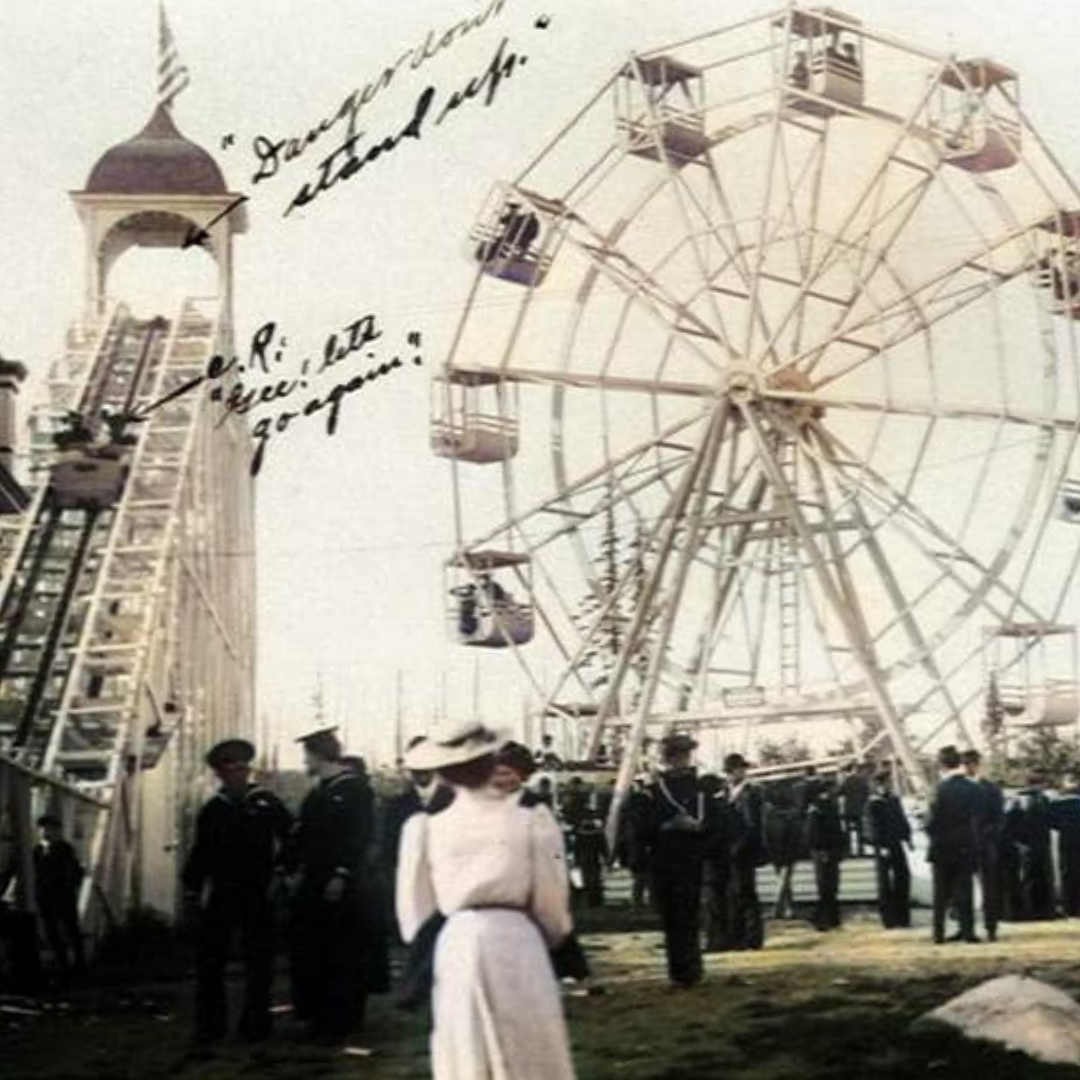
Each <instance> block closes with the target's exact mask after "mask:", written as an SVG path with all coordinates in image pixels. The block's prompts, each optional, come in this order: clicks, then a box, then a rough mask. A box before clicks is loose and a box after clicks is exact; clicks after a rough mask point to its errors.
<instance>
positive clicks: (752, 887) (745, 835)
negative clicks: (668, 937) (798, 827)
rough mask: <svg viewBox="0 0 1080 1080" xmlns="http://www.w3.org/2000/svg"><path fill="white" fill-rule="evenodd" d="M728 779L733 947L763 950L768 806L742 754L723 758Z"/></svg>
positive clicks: (730, 924) (730, 909)
mask: <svg viewBox="0 0 1080 1080" xmlns="http://www.w3.org/2000/svg"><path fill="white" fill-rule="evenodd" d="M724 772H725V774H726V775H727V781H728V815H727V820H728V830H729V836H730V838H731V840H730V847H729V851H730V853H731V863H730V874H729V879H728V880H729V885H728V888H729V894H728V895H729V899H730V907H729V930H730V933H731V943H732V948H733V949H751V950H755V949H760V948H762V947H763V945H764V944H765V926H764V923H763V922H762V918H761V901H760V900H759V899H758V891H757V871H758V867H759V866H762V865H763V864H764V862H765V820H764V818H765V807H764V802H763V800H762V797H761V792H760V790H759V789H758V787H757V786H756V785H755V784H753V783H751V782H750V780H749V779H748V773H749V765H748V764H747V762H746V759H745V758H744V757H743V756H742V754H728V756H727V757H726V758H725V759H724Z"/></svg>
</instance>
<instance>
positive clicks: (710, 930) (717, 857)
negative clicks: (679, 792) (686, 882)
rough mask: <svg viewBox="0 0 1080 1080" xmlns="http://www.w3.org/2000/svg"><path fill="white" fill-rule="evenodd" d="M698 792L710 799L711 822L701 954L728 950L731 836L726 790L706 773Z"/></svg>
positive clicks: (712, 775) (716, 777)
mask: <svg viewBox="0 0 1080 1080" xmlns="http://www.w3.org/2000/svg"><path fill="white" fill-rule="evenodd" d="M701 789H702V791H704V792H705V796H706V798H707V799H709V800H710V803H711V807H712V810H711V813H710V815H709V816H710V819H711V820H712V823H713V828H712V832H711V834H710V837H709V847H708V850H707V852H706V854H705V905H704V911H705V951H706V952H707V953H720V952H727V951H728V949H729V948H730V947H731V935H730V932H729V929H728V917H729V912H728V893H729V884H730V878H731V851H730V846H731V843H730V841H731V837H730V836H729V835H728V830H727V816H728V808H727V788H726V786H725V784H724V781H723V779H722V778H721V777H719V776H716V775H715V774H712V773H708V774H706V775H705V776H703V777H702V778H701Z"/></svg>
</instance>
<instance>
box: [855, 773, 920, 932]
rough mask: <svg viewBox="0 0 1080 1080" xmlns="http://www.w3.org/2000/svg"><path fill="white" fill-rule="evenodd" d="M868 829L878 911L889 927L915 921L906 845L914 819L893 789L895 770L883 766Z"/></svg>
mask: <svg viewBox="0 0 1080 1080" xmlns="http://www.w3.org/2000/svg"><path fill="white" fill-rule="evenodd" d="M866 820H867V824H868V826H869V828H868V829H867V830H866V831H867V834H868V837H869V840H870V843H871V844H872V845H873V848H874V864H875V867H876V869H877V882H878V911H879V912H880V914H881V924H882V926H884V927H885V929H886V930H897V929H901V928H904V927H908V926H910V925H911V870H910V868H909V866H908V858H907V851H906V850H905V849H906V848H909V847H910V846H911V823H910V822H909V821H908V818H907V814H906V813H904V805H903V803H902V802H901V801H900V797H899V796H898V795H897V794H896V792H895V791H893V778H892V773H891V772H890V771H889V770H888V769H883V770H882V771H881V772H880V773H878V776H877V782H876V787H875V789H874V793H873V794H872V795H871V796H870V802H869V804H868V805H867V808H866Z"/></svg>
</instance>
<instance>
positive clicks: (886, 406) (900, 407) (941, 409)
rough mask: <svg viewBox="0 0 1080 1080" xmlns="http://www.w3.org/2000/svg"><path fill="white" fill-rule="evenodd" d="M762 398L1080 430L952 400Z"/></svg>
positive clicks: (1063, 420)
mask: <svg viewBox="0 0 1080 1080" xmlns="http://www.w3.org/2000/svg"><path fill="white" fill-rule="evenodd" d="M761 397H762V398H764V399H766V400H769V401H777V402H799V403H804V404H806V405H812V406H815V407H821V408H823V409H825V410H827V411H830V410H834V409H838V410H842V411H846V412H856V413H864V412H865V413H880V414H882V415H886V416H910V417H915V418H919V419H927V420H943V419H948V420H984V421H986V422H987V423H992V424H1006V425H1009V424H1011V425H1015V426H1017V427H1034V428H1042V429H1045V430H1047V431H1050V430H1059V431H1075V430H1077V427H1078V421H1077V420H1076V418H1075V417H1073V418H1067V417H1058V418H1056V419H1055V418H1053V417H1047V416H1046V415H1045V414H1042V413H1036V412H1032V411H1029V410H1022V409H1015V408H1010V407H1008V406H1006V405H1003V406H1002V407H1001V408H996V409H995V408H989V407H980V406H977V405H968V404H966V403H964V404H961V403H959V402H948V401H940V402H933V403H931V402H925V401H921V402H920V401H905V400H904V399H902V398H883V399H881V400H875V399H873V398H858V397H851V396H847V395H844V396H839V395H837V394H835V393H834V394H828V395H822V394H818V393H802V392H799V391H790V392H789V391H776V390H764V391H762V393H761Z"/></svg>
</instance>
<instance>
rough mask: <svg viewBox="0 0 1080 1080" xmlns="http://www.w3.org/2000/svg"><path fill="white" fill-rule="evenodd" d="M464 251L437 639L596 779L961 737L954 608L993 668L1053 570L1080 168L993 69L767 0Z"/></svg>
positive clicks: (1023, 660) (640, 94)
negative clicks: (595, 762) (678, 759)
mask: <svg viewBox="0 0 1080 1080" xmlns="http://www.w3.org/2000/svg"><path fill="white" fill-rule="evenodd" d="M469 244H470V249H469V254H470V257H472V258H473V259H475V261H476V263H477V274H476V278H475V282H474V286H473V289H472V292H471V294H470V297H469V300H468V304H467V307H466V309H465V312H464V316H463V318H462V320H461V323H460V326H459V329H458V332H457V335H456V338H455V340H454V343H453V347H452V351H451V354H450V356H449V358H448V361H447V363H446V366H445V369H444V370H443V372H442V373H441V375H440V376H439V377H438V379H437V382H436V385H435V393H434V395H433V402H434V405H433V410H434V414H433V418H432V445H433V448H434V450H435V451H436V452H437V453H438V454H440V455H442V456H444V457H446V458H448V459H449V461H450V465H451V472H452V476H453V492H454V505H455V515H456V525H457V535H458V548H457V552H456V554H455V556H454V558H453V559H452V560H451V561H450V563H449V564H448V574H449V576H450V581H449V583H448V588H447V591H448V594H449V595H450V596H451V622H452V629H453V632H454V634H455V635H456V636H457V637H458V638H459V640H460V641H461V642H462V644H463V645H466V646H471V647H475V648H486V649H492V650H508V651H510V652H512V653H513V654H515V655H516V656H517V658H518V659H519V660H520V661H521V663H522V665H523V666H524V669H525V671H526V673H527V675H528V677H529V678H530V679H531V680H532V685H533V687H534V689H535V693H536V694H537V695H538V696H540V697H541V699H542V701H543V708H544V711H545V713H546V714H547V715H551V716H564V717H569V718H571V719H572V720H573V721H574V722H575V723H577V724H578V725H579V730H581V731H583V732H584V733H585V734H584V736H583V741H584V743H585V745H584V748H583V749H584V752H586V753H587V754H589V755H596V754H597V752H598V751H599V750H600V748H601V747H602V746H605V744H610V742H611V741H612V740H616V739H617V740H621V743H622V747H623V750H624V754H623V757H622V761H623V774H624V775H623V777H622V779H623V781H624V783H627V782H629V778H630V776H631V775H632V770H633V769H634V768H635V762H636V760H637V755H638V752H639V751H640V749H641V746H642V744H643V741H644V740H645V738H646V737H647V735H648V734H649V733H650V732H651V731H654V730H663V729H665V728H667V729H670V728H672V727H678V728H680V729H691V728H706V729H714V730H718V731H722V732H727V733H728V735H729V736H730V737H732V738H734V737H736V736H738V737H743V738H746V737H749V736H751V735H752V734H753V733H760V732H762V731H763V730H766V729H767V728H768V726H769V725H774V724H791V723H795V722H797V723H800V724H802V725H804V728H803V730H809V731H812V730H815V729H816V728H815V725H817V726H831V727H832V728H835V727H836V726H837V725H840V726H841V727H842V728H843V729H844V730H845V731H846V732H847V733H848V736H849V740H850V741H849V746H850V747H851V748H852V750H853V752H854V753H855V754H856V755H868V754H873V753H876V752H878V751H880V752H882V753H885V754H889V755H892V756H893V757H894V758H895V760H897V761H898V763H899V764H900V765H901V766H902V767H903V769H904V771H905V773H906V774H907V775H908V777H909V778H910V779H911V781H912V783H913V784H914V785H915V786H916V787H920V786H922V785H923V784H924V783H925V769H924V765H923V761H924V757H923V754H924V752H925V751H927V750H928V749H931V748H932V747H933V746H934V745H935V743H940V742H942V741H945V740H949V741H958V742H960V743H962V744H965V745H971V744H973V743H976V742H977V741H979V738H980V728H979V723H980V717H981V714H982V711H983V709H984V700H983V699H984V697H985V690H986V671H987V665H986V660H985V655H986V640H987V634H988V633H991V634H994V633H996V632H997V631H1000V638H999V639H997V640H999V641H1000V640H1008V641H1009V642H1014V643H1015V642H1018V643H1019V645H1018V646H1017V648H1016V649H1015V650H1014V652H1015V656H1013V657H1012V658H1011V659H1010V660H1008V661H1007V662H1006V669H1007V671H1008V672H1012V673H1015V671H1018V670H1020V669H1021V668H1023V669H1024V670H1028V669H1030V667H1031V663H1030V661H1031V654H1032V652H1033V651H1036V650H1038V648H1039V647H1040V643H1041V642H1042V641H1043V640H1044V639H1045V640H1050V639H1054V640H1056V636H1060V635H1061V634H1062V633H1064V632H1065V630H1066V629H1067V627H1065V625H1064V624H1063V623H1062V619H1063V618H1065V616H1066V615H1067V612H1065V611H1064V607H1065V604H1066V600H1065V597H1066V594H1067V593H1068V586H1069V584H1070V582H1071V577H1072V575H1073V574H1075V571H1076V560H1075V558H1074V557H1073V556H1072V555H1071V554H1068V553H1071V552H1072V551H1073V550H1074V549H1075V548H1076V545H1075V543H1074V542H1073V537H1074V536H1075V535H1076V534H1075V533H1071V534H1070V536H1069V537H1068V539H1067V540H1065V541H1064V542H1063V541H1061V539H1060V537H1056V535H1055V530H1056V529H1058V528H1059V527H1060V526H1059V525H1058V524H1057V519H1058V517H1059V516H1060V515H1059V514H1057V512H1056V511H1057V509H1058V508H1059V496H1060V493H1061V491H1062V490H1063V485H1065V483H1066V479H1067V477H1068V476H1069V470H1070V461H1071V459H1072V456H1073V452H1074V449H1075V444H1076V437H1077V403H1078V395H1077V385H1078V382H1077V380H1078V374H1080V365H1078V339H1077V332H1076V331H1077V320H1078V319H1080V192H1078V190H1077V188H1076V186H1075V185H1074V184H1073V182H1072V181H1071V180H1070V179H1069V177H1068V176H1067V175H1066V173H1065V172H1064V171H1063V169H1062V168H1061V167H1060V166H1059V165H1058V163H1057V161H1056V159H1055V158H1054V157H1053V155H1052V153H1051V152H1050V150H1049V149H1048V148H1047V146H1046V145H1045V144H1044V143H1043V141H1042V140H1041V139H1040V137H1039V135H1038V134H1037V132H1036V131H1035V129H1034V128H1033V126H1032V125H1031V123H1030V122H1029V120H1028V118H1027V117H1026V115H1025V113H1024V112H1023V110H1022V108H1021V105H1020V99H1019V80H1018V77H1017V75H1016V74H1015V73H1014V72H1012V71H1010V70H1009V69H1008V68H1006V67H1005V66H1003V65H1001V64H999V63H996V62H994V61H991V60H986V59H960V58H957V57H955V56H945V55H939V54H937V53H935V52H934V51H932V50H930V49H925V48H922V47H920V46H917V45H911V44H908V43H905V42H903V41H899V40H896V39H894V38H892V37H890V36H888V35H885V34H881V33H878V32H876V31H874V30H873V29H871V28H869V27H867V26H864V25H863V24H862V23H861V22H860V21H859V20H857V19H855V18H853V17H851V16H849V15H845V14H843V13H842V12H839V11H836V10H833V9H829V8H814V9H803V8H800V7H796V6H788V7H786V8H784V9H783V10H781V11H774V12H770V13H767V14H764V15H761V16H760V17H757V18H753V19H748V20H746V21H744V22H741V23H739V24H737V25H733V26H731V27H728V28H726V29H724V30H720V31H717V32H715V33H710V34H706V35H703V36H701V37H699V38H696V39H693V40H690V41H686V42H682V43H678V44H676V45H674V46H671V47H667V48H664V49H661V50H658V51H656V52H648V53H643V54H640V55H635V56H634V57H632V58H631V59H630V60H629V61H628V62H627V63H626V64H625V65H624V66H623V67H622V68H620V70H618V71H617V72H616V73H615V74H614V75H613V76H612V78H611V80H610V81H609V82H608V83H607V84H605V85H604V86H603V87H601V88H600V90H599V92H598V93H597V94H596V95H595V96H594V97H593V98H592V100H591V101H590V102H589V103H588V104H587V105H586V106H585V107H584V108H583V109H582V110H581V112H580V113H579V114H578V115H576V116H575V117H573V118H572V119H571V120H570V122H569V123H568V124H567V126H566V127H565V128H564V129H563V131H562V132H561V133H560V134H559V135H558V137H556V138H555V139H554V140H553V141H552V142H551V143H550V144H549V145H547V146H546V147H544V148H543V149H542V152H541V153H540V154H539V155H538V156H537V157H536V159H535V160H534V161H533V162H532V163H531V164H529V166H528V167H527V168H526V169H525V170H524V172H523V173H522V174H521V175H520V176H519V177H518V178H517V179H516V180H515V181H513V182H512V183H505V184H499V185H497V186H496V187H495V189H494V190H493V192H492V193H491V196H490V198H489V200H488V202H487V204H486V205H485V206H484V208H483V211H482V213H481V215H480V218H479V223H478V225H477V227H476V229H475V231H474V233H473V235H472V236H471V237H470V240H469ZM1062 543H1064V545H1065V550H1066V552H1067V558H1066V563H1065V564H1063V565H1065V573H1064V575H1063V574H1062V573H1060V572H1058V571H1057V570H1055V573H1054V574H1053V575H1051V577H1052V579H1053V580H1052V581H1050V582H1049V583H1048V582H1045V581H1042V580H1041V578H1040V575H1041V574H1042V576H1043V577H1045V576H1046V575H1045V571H1046V569H1047V566H1048V559H1049V556H1048V554H1047V552H1048V550H1049V548H1050V547H1053V546H1054V545H1055V544H1057V545H1058V546H1061V544H1062ZM1056 565H1057V564H1055V566H1056ZM1066 579H1068V580H1066ZM1044 630H1045V634H1044V633H1043V631H1044ZM996 647H997V646H995V648H996ZM998 651H999V652H1000V649H999V650H998ZM1073 654H1075V650H1074V651H1073ZM1073 666H1074V667H1075V661H1073ZM1008 677H1010V678H1011V675H1010V676H1008ZM993 678H995V679H997V678H999V673H998V672H997V671H996V670H995V672H994V674H993ZM1051 678H1053V680H1054V688H1053V692H1054V693H1055V694H1056V695H1057V697H1056V701H1057V705H1058V706H1060V707H1059V708H1058V711H1057V713H1055V715H1059V716H1065V717H1067V718H1069V720H1070V722H1075V720H1076V715H1077V708H1076V673H1075V670H1072V671H1065V672H1058V673H1056V674H1053V675H1052V676H1051V675H1050V674H1048V675H1047V679H1048V680H1050V679H1051ZM1014 683H1015V679H1014V680H1013V681H1012V682H1010V686H1013V685H1014Z"/></svg>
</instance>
